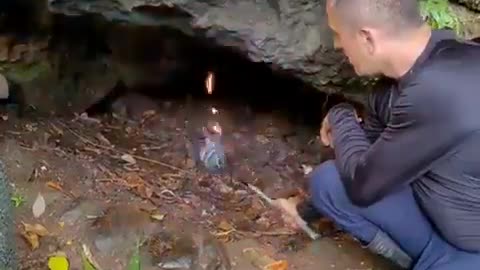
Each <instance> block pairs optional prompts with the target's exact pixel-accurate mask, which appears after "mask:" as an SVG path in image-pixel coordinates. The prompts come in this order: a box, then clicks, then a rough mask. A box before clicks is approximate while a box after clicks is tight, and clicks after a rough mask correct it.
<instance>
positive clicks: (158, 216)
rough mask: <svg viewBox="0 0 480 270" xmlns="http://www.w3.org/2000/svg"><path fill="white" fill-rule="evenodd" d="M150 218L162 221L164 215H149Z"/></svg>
mask: <svg viewBox="0 0 480 270" xmlns="http://www.w3.org/2000/svg"><path fill="white" fill-rule="evenodd" d="M150 217H151V218H152V219H154V220H157V221H162V220H164V219H165V215H162V214H152V215H150Z"/></svg>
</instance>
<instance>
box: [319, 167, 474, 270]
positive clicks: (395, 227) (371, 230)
mask: <svg viewBox="0 0 480 270" xmlns="http://www.w3.org/2000/svg"><path fill="white" fill-rule="evenodd" d="M310 192H311V196H312V203H313V205H314V207H315V208H316V209H317V210H318V211H319V212H320V213H321V214H323V215H324V216H326V217H328V218H330V219H331V220H332V221H334V222H335V223H336V224H337V226H338V227H339V228H340V229H342V230H344V231H346V232H348V233H350V234H351V235H352V236H353V237H355V238H356V239H358V240H359V241H360V242H362V243H364V244H368V243H370V241H372V240H373V238H374V237H375V235H376V234H377V233H378V232H379V231H382V232H383V233H385V234H387V235H388V236H390V238H391V239H393V240H394V241H395V242H396V243H397V245H398V246H400V248H401V249H402V250H403V251H404V252H405V253H406V254H408V255H409V256H410V258H411V259H412V260H413V263H414V265H413V268H412V269H414V270H427V269H428V270H478V269H480V254H472V253H467V252H464V251H461V250H458V249H457V248H455V247H453V246H452V245H450V244H449V243H447V242H446V241H445V240H444V239H442V237H441V236H440V235H439V234H438V233H437V232H436V231H435V230H434V228H433V227H432V225H431V223H430V222H429V220H428V219H427V217H426V216H425V215H424V214H423V212H422V211H421V209H420V208H419V206H418V204H417V202H416V201H415V198H414V196H413V191H412V189H411V188H410V187H405V188H404V189H402V190H401V191H398V192H397V193H394V194H391V195H389V196H387V197H386V198H384V199H383V200H381V201H380V202H378V203H375V204H373V205H371V206H369V207H366V208H360V207H356V206H355V205H353V204H352V203H351V201H350V199H349V198H348V196H347V194H346V192H345V188H344V186H343V183H342V181H341V179H340V175H339V173H338V171H337V168H336V166H335V163H334V161H331V160H330V161H326V162H324V163H322V164H321V165H320V166H318V167H317V168H316V169H315V170H314V172H313V173H312V177H311V181H310ZM479 230H480V228H479Z"/></svg>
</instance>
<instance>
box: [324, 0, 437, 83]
mask: <svg viewBox="0 0 480 270" xmlns="http://www.w3.org/2000/svg"><path fill="white" fill-rule="evenodd" d="M417 1H418V0H327V17H328V25H329V26H330V29H332V33H333V41H334V47H335V48H337V49H341V50H342V51H343V52H344V53H345V55H346V56H347V58H348V60H349V61H350V63H351V64H352V66H353V67H354V68H355V71H356V72H357V74H359V75H377V74H384V75H387V76H398V73H399V72H397V71H398V70H400V69H401V68H398V66H394V65H396V64H398V63H399V61H397V60H398V59H393V58H395V57H396V56H395V55H397V56H398V57H399V58H401V57H402V56H401V55H402V54H403V55H404V56H405V55H406V56H407V57H408V55H409V53H408V51H412V52H418V51H420V49H418V48H419V47H421V45H422V44H423V45H425V44H426V43H427V42H428V40H429V39H430V35H431V29H430V27H429V26H428V24H426V23H425V21H424V20H423V18H422V16H421V14H420V9H419V5H418V3H417ZM424 43H425V44H424ZM423 45H422V46H423ZM412 48H413V49H412ZM422 50H423V48H422ZM392 63H393V64H392Z"/></svg>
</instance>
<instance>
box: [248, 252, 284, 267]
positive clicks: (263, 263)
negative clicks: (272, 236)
mask: <svg viewBox="0 0 480 270" xmlns="http://www.w3.org/2000/svg"><path fill="white" fill-rule="evenodd" d="M242 254H243V256H245V258H246V259H247V260H248V261H249V262H250V263H251V264H252V265H253V266H255V267H256V268H257V269H261V270H286V269H288V262H287V261H285V260H275V259H273V258H271V257H270V256H268V255H267V254H266V253H265V252H264V251H263V250H260V249H257V248H246V249H244V250H243V251H242Z"/></svg>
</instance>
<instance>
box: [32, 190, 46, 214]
mask: <svg viewBox="0 0 480 270" xmlns="http://www.w3.org/2000/svg"><path fill="white" fill-rule="evenodd" d="M32 212H33V216H34V217H35V218H38V217H40V216H41V215H42V214H43V213H44V212H45V199H44V198H43V196H42V194H41V193H40V192H39V193H38V195H37V198H36V199H35V202H34V203H33V206H32Z"/></svg>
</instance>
